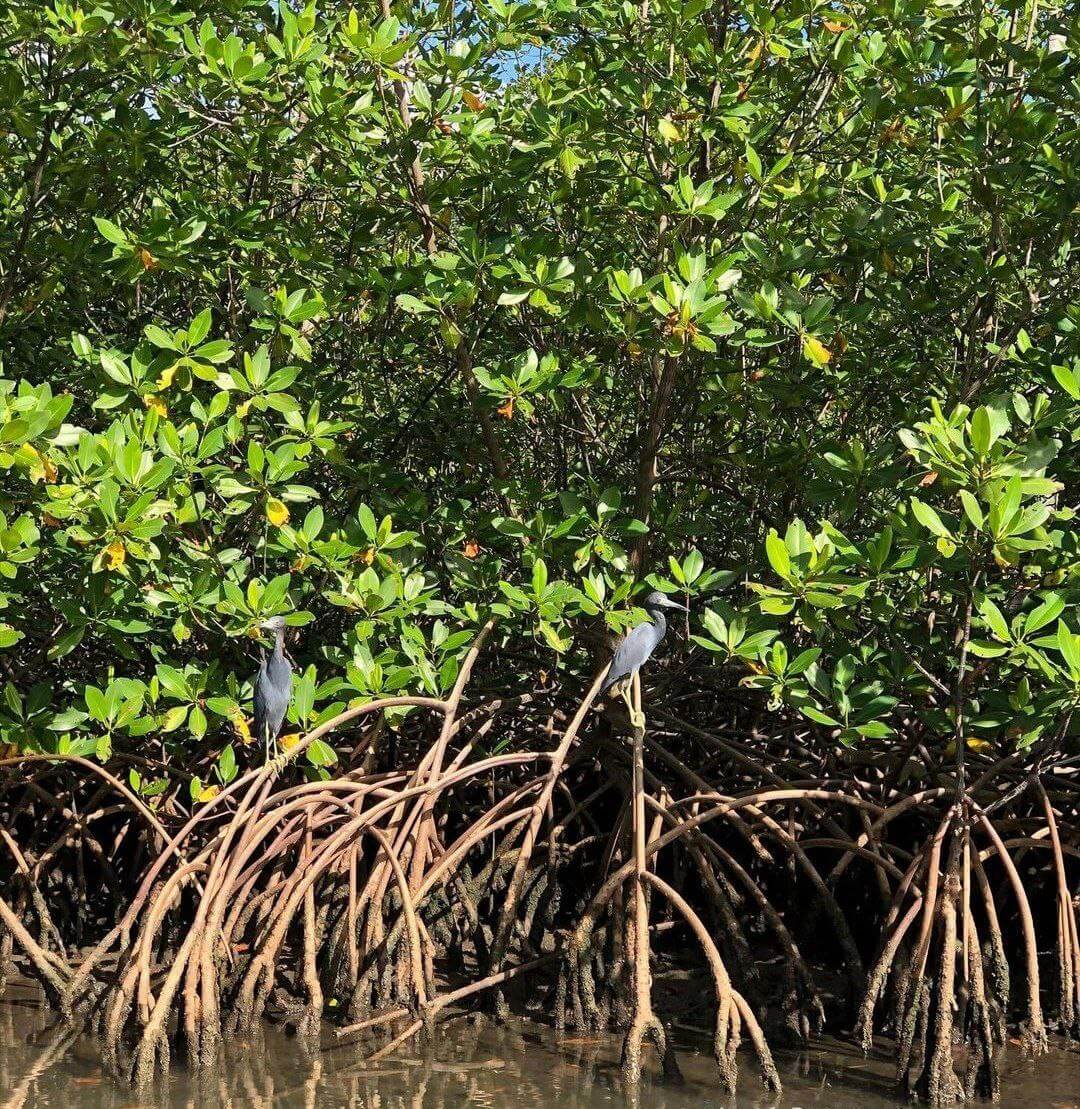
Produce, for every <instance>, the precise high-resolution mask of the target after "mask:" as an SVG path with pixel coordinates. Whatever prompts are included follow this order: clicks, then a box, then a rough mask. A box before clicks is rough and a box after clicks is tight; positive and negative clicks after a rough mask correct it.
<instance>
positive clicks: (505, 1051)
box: [0, 991, 1080, 1109]
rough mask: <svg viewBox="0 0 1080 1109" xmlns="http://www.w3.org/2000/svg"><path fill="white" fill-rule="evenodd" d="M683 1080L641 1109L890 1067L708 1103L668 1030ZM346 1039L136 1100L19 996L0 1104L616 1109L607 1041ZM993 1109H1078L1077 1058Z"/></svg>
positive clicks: (1011, 1091) (469, 1032)
mask: <svg viewBox="0 0 1080 1109" xmlns="http://www.w3.org/2000/svg"><path fill="white" fill-rule="evenodd" d="M676 1031H677V1034H678V1038H679V1042H680V1046H681V1047H682V1049H683V1050H681V1051H680V1055H679V1063H680V1066H681V1069H682V1071H683V1075H684V1081H683V1082H682V1083H679V1084H671V1083H661V1082H660V1081H659V1080H658V1079H655V1078H653V1079H650V1080H649V1081H647V1082H646V1083H645V1085H644V1086H643V1088H642V1090H641V1094H640V1100H639V1102H638V1104H639V1105H640V1107H641V1109H698V1107H701V1106H741V1107H749V1106H770V1107H773V1106H775V1107H777V1109H780V1107H788V1109H793V1107H803V1109H809V1107H811V1106H819V1107H822V1109H825V1107H828V1109H849V1107H850V1109H856V1107H857V1109H886V1107H894V1106H898V1105H902V1104H903V1102H900V1101H896V1100H895V1099H894V1098H893V1096H892V1091H891V1079H892V1072H891V1067H890V1065H889V1063H888V1061H887V1059H886V1058H885V1057H884V1054H883V1053H882V1055H880V1056H879V1057H875V1058H871V1059H864V1058H863V1056H862V1055H861V1053H859V1052H858V1051H856V1050H855V1049H854V1048H852V1047H850V1046H849V1045H846V1044H843V1043H838V1042H831V1041H830V1042H828V1043H823V1044H821V1045H818V1046H816V1047H815V1048H814V1049H813V1050H809V1051H801V1052H787V1053H785V1052H779V1053H778V1059H777V1062H778V1064H779V1066H780V1069H781V1075H782V1078H783V1081H784V1094H783V1095H782V1097H780V1098H779V1099H774V1098H771V1097H768V1096H766V1095H764V1094H763V1093H762V1092H761V1088H760V1087H759V1086H758V1084H757V1079H756V1075H755V1074H754V1073H753V1063H752V1061H751V1060H750V1059H746V1060H745V1061H744V1063H743V1069H742V1073H741V1075H740V1079H739V1093H738V1096H737V1097H736V1098H734V1099H726V1098H723V1097H720V1096H718V1095H717V1090H716V1084H715V1071H714V1069H713V1066H712V1061H711V1059H710V1058H709V1055H708V1045H707V1040H705V1039H704V1038H701V1037H698V1036H696V1035H695V1033H694V1032H693V1030H689V1029H677V1030H676ZM363 1056H364V1051H363V1049H362V1048H361V1047H360V1046H358V1045H355V1044H344V1045H333V1046H330V1047H329V1048H328V1049H325V1050H323V1051H317V1052H311V1051H309V1050H307V1049H305V1046H304V1044H303V1043H302V1042H301V1041H300V1040H298V1039H296V1038H293V1037H289V1036H288V1035H286V1034H285V1033H284V1032H283V1031H281V1030H280V1029H278V1028H275V1027H272V1026H267V1027H265V1028H264V1029H262V1030H261V1031H260V1033H259V1034H258V1035H254V1036H250V1037H247V1038H244V1039H242V1040H235V1041H233V1042H232V1043H231V1044H230V1046H229V1048H228V1050H227V1052H226V1057H225V1060H224V1062H223V1065H222V1066H221V1067H220V1068H219V1069H217V1070H216V1071H213V1072H210V1073H206V1074H203V1075H200V1076H199V1077H198V1078H197V1079H195V1078H193V1076H192V1075H190V1074H189V1073H188V1072H187V1071H186V1070H185V1069H184V1068H183V1067H181V1066H177V1067H174V1069H173V1073H172V1075H171V1077H170V1080H169V1082H168V1084H167V1086H162V1087H159V1088H158V1089H157V1090H155V1091H154V1093H153V1095H152V1096H148V1097H145V1098H141V1097H139V1096H138V1095H136V1093H135V1092H134V1091H133V1090H131V1089H130V1088H126V1087H122V1086H118V1085H117V1084H115V1083H114V1082H112V1080H111V1079H109V1078H108V1077H107V1076H106V1075H104V1074H103V1073H102V1071H101V1067H100V1064H99V1062H98V1058H97V1054H96V1050H95V1046H94V1044H93V1042H91V1041H89V1040H86V1039H82V1040H75V1041H73V1040H72V1038H71V1037H70V1036H69V1035H67V1034H65V1033H64V1032H63V1031H62V1030H60V1029H57V1028H55V1027H54V1026H53V1024H52V1018H51V1016H50V1014H48V1013H47V1012H46V1011H44V1010H43V1009H42V1008H41V1006H40V1003H39V1002H38V1000H37V999H36V997H34V996H33V995H32V994H31V993H30V992H29V991H23V992H22V993H21V995H20V993H19V992H18V991H16V992H15V994H14V996H13V997H11V998H10V999H8V1000H6V1001H4V1002H0V1109H24V1107H26V1109H36V1107H44V1106H61V1105H63V1106H67V1107H70V1106H72V1105H77V1106H79V1107H83V1106H87V1107H94V1109H151V1107H152V1109H165V1107H170V1109H171V1107H174V1106H175V1107H177V1109H181V1107H183V1109H210V1107H218V1106H221V1107H225V1109H229V1107H232V1106H289V1107H290V1109H291V1107H293V1106H297V1107H300V1106H303V1107H305V1109H308V1107H314V1106H335V1107H336V1106H341V1107H349V1109H427V1107H431V1109H442V1107H444V1106H446V1107H454V1106H466V1105H467V1106H477V1107H491V1109H504V1107H509V1106H518V1107H532V1106H538V1107H544V1109H549V1107H550V1109H597V1107H600V1106H619V1107H625V1105H626V1100H625V1098H624V1097H623V1094H622V1091H621V1088H620V1085H619V1079H618V1050H617V1045H616V1044H614V1043H613V1042H612V1041H611V1040H610V1039H609V1038H593V1037H585V1036H574V1035H570V1036H566V1037H561V1038H560V1037H556V1036H555V1035H554V1034H553V1033H552V1032H551V1031H550V1030H549V1029H547V1028H545V1027H543V1026H541V1025H538V1024H533V1023H531V1022H528V1021H521V1022H517V1023H514V1024H512V1025H509V1026H506V1025H497V1024H494V1023H493V1022H491V1021H489V1020H487V1019H485V1018H483V1017H479V1016H462V1017H460V1018H457V1019H454V1020H451V1021H449V1022H447V1023H446V1024H445V1025H443V1026H441V1028H440V1032H439V1035H438V1038H437V1039H436V1041H435V1042H434V1043H428V1044H425V1045H424V1046H423V1047H422V1048H419V1049H414V1050H410V1049H408V1048H405V1049H402V1050H401V1051H399V1052H398V1053H397V1054H395V1055H393V1056H389V1057H387V1058H385V1059H383V1060H381V1061H379V1062H377V1063H374V1064H370V1063H366V1062H364V1058H363ZM1002 1087H1003V1088H1002V1102H1001V1104H1002V1105H1003V1106H1005V1107H1006V1109H1008V1107H1009V1106H1019V1105H1021V1104H1023V1105H1025V1106H1036V1105H1037V1106H1046V1107H1049V1109H1074V1107H1076V1106H1078V1105H1080V1099H1078V1091H1080V1054H1078V1053H1077V1051H1076V1049H1075V1047H1074V1048H1073V1049H1072V1050H1066V1049H1060V1050H1058V1051H1056V1052H1055V1053H1054V1054H1053V1055H1052V1056H1051V1057H1050V1058H1049V1059H1047V1060H1045V1061H1044V1062H1043V1064H1042V1065H1040V1067H1039V1070H1038V1077H1037V1079H1036V1078H1035V1072H1034V1068H1033V1065H1032V1063H1031V1062H1030V1061H1029V1060H1025V1059H1023V1058H1022V1057H1021V1056H1020V1055H1019V1053H1018V1052H1017V1051H1011V1052H1010V1053H1009V1055H1008V1057H1007V1060H1006V1065H1005V1070H1004V1078H1003V1084H1002Z"/></svg>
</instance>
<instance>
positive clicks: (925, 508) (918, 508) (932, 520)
mask: <svg viewBox="0 0 1080 1109" xmlns="http://www.w3.org/2000/svg"><path fill="white" fill-rule="evenodd" d="M911 511H912V514H913V515H914V517H915V519H916V520H918V521H919V523H920V524H922V526H923V527H924V528H926V530H927V531H930V532H933V534H934V535H938V536H941V538H943V539H952V538H953V536H952V532H950V531H949V529H948V528H947V527H946V526H945V525H944V524H943V523H942V522H941V517H940V516H939V515H938V514H937V512H936V511H935V510H934V509H933V508H931V507H930V506H929V505H928V504H926V503H925V502H924V501H920V500H919V498H918V497H912V498H911Z"/></svg>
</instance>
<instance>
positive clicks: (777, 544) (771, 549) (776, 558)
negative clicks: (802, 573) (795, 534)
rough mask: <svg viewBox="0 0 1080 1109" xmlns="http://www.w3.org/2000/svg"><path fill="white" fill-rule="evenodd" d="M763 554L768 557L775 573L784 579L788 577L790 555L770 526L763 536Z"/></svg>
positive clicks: (789, 572) (789, 574)
mask: <svg viewBox="0 0 1080 1109" xmlns="http://www.w3.org/2000/svg"><path fill="white" fill-rule="evenodd" d="M765 554H766V556H767V557H768V559H769V565H770V566H771V567H772V568H773V570H775V571H776V573H777V575H778V576H779V577H781V578H783V579H784V580H785V581H787V580H788V579H790V577H791V555H790V554H789V553H788V549H787V544H786V543H785V542H784V541H783V539H781V538H780V536H779V535H778V534H777V533H776V529H775V528H770V529H769V534H768V535H767V536H766V537H765Z"/></svg>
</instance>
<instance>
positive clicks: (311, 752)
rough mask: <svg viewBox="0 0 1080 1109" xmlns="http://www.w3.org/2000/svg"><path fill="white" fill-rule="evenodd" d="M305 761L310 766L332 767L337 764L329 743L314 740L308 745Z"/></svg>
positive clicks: (334, 753)
mask: <svg viewBox="0 0 1080 1109" xmlns="http://www.w3.org/2000/svg"><path fill="white" fill-rule="evenodd" d="M307 759H308V762H310V763H311V765H312V766H333V765H334V763H336V762H337V752H336V751H335V750H334V749H333V747H331V746H330V744H329V743H325V742H324V741H323V740H321V739H315V740H312V741H311V743H310V744H309V745H308V748H307Z"/></svg>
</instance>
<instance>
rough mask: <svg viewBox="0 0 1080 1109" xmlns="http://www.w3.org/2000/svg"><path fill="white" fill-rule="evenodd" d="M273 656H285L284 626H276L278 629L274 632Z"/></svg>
mask: <svg viewBox="0 0 1080 1109" xmlns="http://www.w3.org/2000/svg"><path fill="white" fill-rule="evenodd" d="M274 657H275V658H284V657H285V629H284V628H278V630H277V631H276V632H274Z"/></svg>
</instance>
